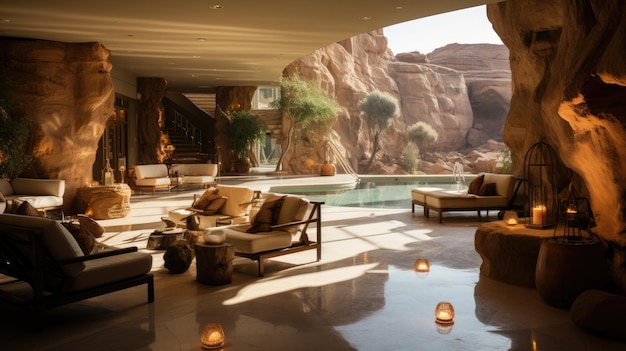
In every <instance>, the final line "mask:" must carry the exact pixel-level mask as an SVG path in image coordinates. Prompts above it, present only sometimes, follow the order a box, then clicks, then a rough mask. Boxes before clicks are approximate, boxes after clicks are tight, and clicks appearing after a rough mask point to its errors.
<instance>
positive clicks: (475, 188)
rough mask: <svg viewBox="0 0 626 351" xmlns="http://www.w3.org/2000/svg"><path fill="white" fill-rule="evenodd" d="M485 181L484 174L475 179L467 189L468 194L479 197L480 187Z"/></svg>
mask: <svg viewBox="0 0 626 351" xmlns="http://www.w3.org/2000/svg"><path fill="white" fill-rule="evenodd" d="M484 180H485V175H484V174H480V175H478V176H477V177H476V178H474V180H472V182H471V183H470V185H469V186H468V188H467V193H468V194H476V195H478V192H479V191H480V187H481V186H482V185H483V181H484Z"/></svg>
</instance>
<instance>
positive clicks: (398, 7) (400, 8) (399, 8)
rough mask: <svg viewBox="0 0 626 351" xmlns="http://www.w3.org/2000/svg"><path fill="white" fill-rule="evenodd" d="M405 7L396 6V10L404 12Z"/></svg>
mask: <svg viewBox="0 0 626 351" xmlns="http://www.w3.org/2000/svg"><path fill="white" fill-rule="evenodd" d="M403 8H404V7H402V6H396V10H402V9H403Z"/></svg>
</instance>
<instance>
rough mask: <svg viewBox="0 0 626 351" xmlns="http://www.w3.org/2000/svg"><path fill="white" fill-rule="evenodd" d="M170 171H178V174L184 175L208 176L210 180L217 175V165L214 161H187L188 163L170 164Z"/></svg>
mask: <svg viewBox="0 0 626 351" xmlns="http://www.w3.org/2000/svg"><path fill="white" fill-rule="evenodd" d="M171 171H172V173H174V172H178V174H180V175H183V176H185V178H187V177H189V176H200V177H210V179H211V180H209V181H212V180H213V178H214V177H216V176H217V165H216V164H214V163H189V164H175V165H172V169H171Z"/></svg>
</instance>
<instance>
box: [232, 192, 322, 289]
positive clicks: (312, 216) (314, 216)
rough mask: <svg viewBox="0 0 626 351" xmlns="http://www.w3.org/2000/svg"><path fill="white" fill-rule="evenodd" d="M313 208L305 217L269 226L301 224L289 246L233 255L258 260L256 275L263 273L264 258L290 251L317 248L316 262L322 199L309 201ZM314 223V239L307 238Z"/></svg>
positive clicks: (284, 226)
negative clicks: (298, 234) (297, 239)
mask: <svg viewBox="0 0 626 351" xmlns="http://www.w3.org/2000/svg"><path fill="white" fill-rule="evenodd" d="M311 204H312V205H313V208H312V209H311V212H310V213H309V216H308V218H307V219H305V220H302V221H297V222H289V223H283V224H278V225H274V226H272V227H271V230H278V229H282V228H287V227H292V226H303V227H302V231H301V233H300V241H299V242H297V243H294V244H292V245H291V246H288V247H285V248H282V249H276V250H269V251H263V252H257V253H243V252H237V251H236V250H235V256H239V257H245V258H248V259H251V260H255V261H258V275H259V277H262V276H263V274H264V262H263V261H264V260H266V259H268V258H272V257H277V256H282V255H289V254H292V253H296V252H300V251H307V250H317V262H319V261H320V260H321V259H322V205H323V204H324V202H323V201H311ZM311 223H315V233H316V241H311V240H309V235H308V234H307V229H308V227H309V224H311Z"/></svg>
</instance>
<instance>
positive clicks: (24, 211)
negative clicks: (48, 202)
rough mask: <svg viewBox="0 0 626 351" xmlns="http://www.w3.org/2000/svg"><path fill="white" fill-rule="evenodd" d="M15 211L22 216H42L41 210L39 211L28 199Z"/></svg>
mask: <svg viewBox="0 0 626 351" xmlns="http://www.w3.org/2000/svg"><path fill="white" fill-rule="evenodd" d="M14 213H15V214H16V215H20V216H31V217H41V213H39V211H37V209H36V208H34V207H33V205H31V204H30V202H28V201H24V202H22V203H21V204H20V205H19V206H18V207H17V209H16V210H15V212H14Z"/></svg>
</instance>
